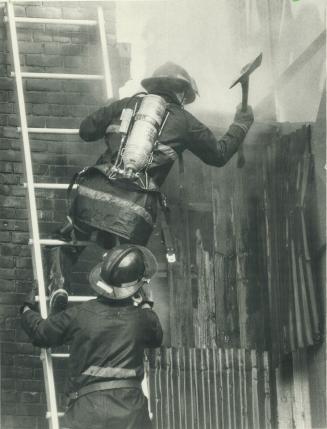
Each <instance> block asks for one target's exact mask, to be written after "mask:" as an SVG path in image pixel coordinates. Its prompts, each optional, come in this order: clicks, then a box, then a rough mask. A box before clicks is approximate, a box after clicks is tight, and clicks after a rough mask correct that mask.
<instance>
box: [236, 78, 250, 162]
mask: <svg viewBox="0 0 327 429" xmlns="http://www.w3.org/2000/svg"><path fill="white" fill-rule="evenodd" d="M241 85H242V111H243V112H246V111H247V108H248V96H249V78H247V79H245V80H244V81H242V82H241ZM244 164H245V157H244V149H243V144H241V146H240V148H239V150H238V152H237V167H238V168H242V167H243V166H244Z"/></svg>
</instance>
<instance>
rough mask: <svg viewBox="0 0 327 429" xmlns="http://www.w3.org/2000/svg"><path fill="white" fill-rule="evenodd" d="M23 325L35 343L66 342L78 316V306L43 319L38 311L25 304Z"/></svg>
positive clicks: (22, 318) (41, 344) (45, 344)
mask: <svg viewBox="0 0 327 429" xmlns="http://www.w3.org/2000/svg"><path fill="white" fill-rule="evenodd" d="M21 314H22V316H21V322H22V327H23V329H24V331H25V332H26V334H27V335H28V336H29V338H30V340H31V341H32V343H33V345H35V346H38V347H53V346H59V345H62V344H65V343H66V342H67V340H68V338H69V332H70V330H71V329H72V321H73V319H74V318H75V316H76V308H70V309H68V310H65V311H61V312H60V313H57V314H54V315H50V316H49V317H48V318H47V319H43V318H42V317H41V316H40V314H39V313H38V312H37V311H34V310H33V309H31V308H30V307H29V306H26V305H24V306H23V308H22V310H21Z"/></svg>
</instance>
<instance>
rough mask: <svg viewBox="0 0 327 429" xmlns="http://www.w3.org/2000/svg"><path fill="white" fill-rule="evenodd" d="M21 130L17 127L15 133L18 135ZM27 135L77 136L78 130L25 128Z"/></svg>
mask: <svg viewBox="0 0 327 429" xmlns="http://www.w3.org/2000/svg"><path fill="white" fill-rule="evenodd" d="M21 130H22V129H21V128H20V127H17V131H18V132H19V133H20V132H21ZM27 131H28V132H29V133H34V134H78V133H79V129H78V128H45V127H44V128H27Z"/></svg>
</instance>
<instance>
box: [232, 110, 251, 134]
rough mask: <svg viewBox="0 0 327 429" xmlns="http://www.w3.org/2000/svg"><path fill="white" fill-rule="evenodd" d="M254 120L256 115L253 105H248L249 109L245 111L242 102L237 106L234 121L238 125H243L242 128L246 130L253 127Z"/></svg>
mask: <svg viewBox="0 0 327 429" xmlns="http://www.w3.org/2000/svg"><path fill="white" fill-rule="evenodd" d="M253 120H254V116H253V111H252V107H251V106H248V107H247V110H246V111H245V112H243V111H242V104H239V105H238V106H237V110H236V113H235V117H234V123H235V124H236V125H239V126H241V128H243V127H244V128H246V130H245V131H247V130H248V129H249V128H250V127H251V125H252V122H253Z"/></svg>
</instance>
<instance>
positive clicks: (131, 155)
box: [122, 94, 167, 177]
mask: <svg viewBox="0 0 327 429" xmlns="http://www.w3.org/2000/svg"><path fill="white" fill-rule="evenodd" d="M166 107H167V103H166V101H165V100H164V99H163V98H162V97H160V96H159V95H153V94H149V95H146V96H145V97H144V98H143V100H142V102H141V106H140V108H139V110H138V111H137V113H136V115H135V122H134V125H133V128H132V130H131V132H130V135H129V136H128V138H127V141H126V144H125V148H124V152H123V155H122V158H123V162H124V170H125V173H126V176H128V177H133V176H134V175H135V173H137V172H138V171H141V170H142V169H144V168H145V167H146V165H147V164H148V162H149V159H150V155H151V154H152V151H153V146H154V144H155V142H156V139H157V136H158V131H159V129H160V126H161V124H162V121H163V119H164V116H165V112H166Z"/></svg>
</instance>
